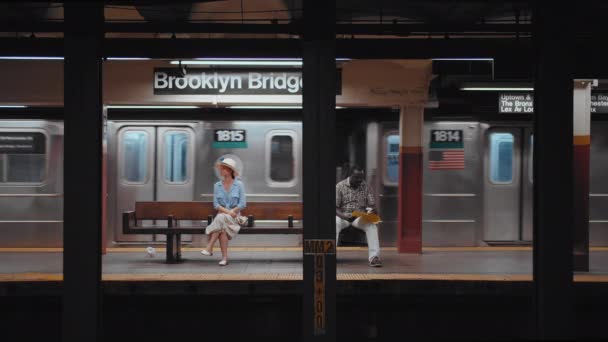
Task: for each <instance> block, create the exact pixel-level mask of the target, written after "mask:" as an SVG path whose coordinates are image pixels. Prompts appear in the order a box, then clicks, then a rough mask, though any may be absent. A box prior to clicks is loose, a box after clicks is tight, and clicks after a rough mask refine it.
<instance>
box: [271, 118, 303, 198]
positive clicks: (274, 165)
mask: <svg viewBox="0 0 608 342" xmlns="http://www.w3.org/2000/svg"><path fill="white" fill-rule="evenodd" d="M297 142H298V141H297V135H296V133H295V132H294V131H289V130H275V131H271V132H270V133H268V134H267V135H266V171H265V173H266V183H267V184H268V185H269V186H272V187H293V186H295V185H296V184H297V178H298V177H297V174H296V173H297V163H298V161H297V155H296V154H297V151H298V146H297Z"/></svg>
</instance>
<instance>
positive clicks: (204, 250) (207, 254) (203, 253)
mask: <svg viewBox="0 0 608 342" xmlns="http://www.w3.org/2000/svg"><path fill="white" fill-rule="evenodd" d="M201 254H202V255H206V256H212V255H213V253H209V252H207V250H206V249H203V250H202V251H201Z"/></svg>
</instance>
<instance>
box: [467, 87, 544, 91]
mask: <svg viewBox="0 0 608 342" xmlns="http://www.w3.org/2000/svg"><path fill="white" fill-rule="evenodd" d="M460 90H466V91H534V88H526V87H521V88H518V87H462V88H460Z"/></svg>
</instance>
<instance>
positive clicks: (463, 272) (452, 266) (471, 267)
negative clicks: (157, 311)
mask: <svg viewBox="0 0 608 342" xmlns="http://www.w3.org/2000/svg"><path fill="white" fill-rule="evenodd" d="M200 250H201V249H200V248H183V257H184V258H185V261H184V262H182V263H179V264H166V263H165V250H164V248H156V253H155V255H154V256H150V255H148V253H147V252H146V249H145V247H126V248H108V250H107V254H106V255H104V256H103V257H102V263H103V275H102V280H103V281H106V282H125V281H127V282H128V281H134V282H142V281H273V280H275V281H298V280H302V272H303V271H302V249H301V248H300V247H234V248H231V249H230V252H229V253H230V254H229V262H230V263H229V265H228V266H226V267H221V266H219V265H218V261H219V260H220V255H221V254H220V251H219V249H218V250H217V251H214V253H215V254H214V255H213V256H210V257H207V256H203V255H201V254H200ZM382 261H383V267H378V268H376V267H369V266H368V264H367V248H366V247H338V254H337V280H338V281H348V280H353V281H358V280H360V281H366V280H448V281H450V280H451V281H503V282H504V281H514V282H531V281H532V248H531V247H426V248H424V249H423V253H422V254H419V255H418V254H399V253H398V252H397V250H396V248H383V249H382ZM62 279H63V275H62V250H61V248H0V282H37V281H61V280H62ZM574 281H575V282H608V247H593V248H591V252H590V271H589V272H581V273H576V274H575V275H574Z"/></svg>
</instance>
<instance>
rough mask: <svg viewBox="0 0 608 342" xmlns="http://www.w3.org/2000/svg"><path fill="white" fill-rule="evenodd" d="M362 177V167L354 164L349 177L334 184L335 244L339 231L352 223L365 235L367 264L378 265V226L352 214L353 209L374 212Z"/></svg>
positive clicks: (372, 201)
mask: <svg viewBox="0 0 608 342" xmlns="http://www.w3.org/2000/svg"><path fill="white" fill-rule="evenodd" d="M364 178H365V174H364V171H363V169H362V168H361V167H359V166H354V167H353V168H352V170H351V174H350V177H348V178H346V179H345V180H343V181H341V182H339V183H338V184H336V244H337V243H338V237H339V235H340V231H341V230H342V229H344V228H346V227H348V226H350V225H351V224H352V226H353V227H355V228H358V229H361V230H363V231H364V232H365V235H366V236H367V247H368V254H369V265H370V266H373V267H380V266H382V262H381V261H380V242H379V240H378V226H377V225H376V224H374V223H364V222H362V218H361V217H355V216H353V215H352V214H353V212H354V211H363V212H367V213H373V212H375V201H374V195H373V194H372V193H371V192H370V191H369V188H368V185H367V183H366V182H365V181H364V180H363V179H364Z"/></svg>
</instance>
